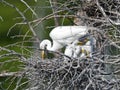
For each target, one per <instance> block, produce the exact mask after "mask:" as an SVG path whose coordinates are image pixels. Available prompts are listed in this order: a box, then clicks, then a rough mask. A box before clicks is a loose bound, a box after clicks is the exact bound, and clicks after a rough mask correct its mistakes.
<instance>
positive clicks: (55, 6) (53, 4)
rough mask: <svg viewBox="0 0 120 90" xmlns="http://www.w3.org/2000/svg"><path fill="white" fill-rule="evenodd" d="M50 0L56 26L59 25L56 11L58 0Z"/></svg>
mask: <svg viewBox="0 0 120 90" xmlns="http://www.w3.org/2000/svg"><path fill="white" fill-rule="evenodd" d="M49 1H50V5H51V7H52V11H53V13H54V21H55V26H59V19H58V17H56V15H57V13H55V12H56V11H57V9H56V8H57V0H49Z"/></svg>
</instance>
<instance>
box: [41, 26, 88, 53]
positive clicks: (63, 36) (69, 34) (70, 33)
mask: <svg viewBox="0 0 120 90" xmlns="http://www.w3.org/2000/svg"><path fill="white" fill-rule="evenodd" d="M86 33H88V29H87V27H86V26H59V27H56V28H54V29H53V30H52V31H51V32H50V34H49V35H50V38H51V39H52V41H53V44H52V43H51V41H49V40H47V39H45V40H43V41H42V42H41V43H40V48H41V49H44V48H45V46H46V47H47V49H48V50H52V51H56V50H58V49H60V48H62V47H64V46H65V45H69V44H71V43H72V42H73V41H74V40H76V39H78V38H79V37H80V36H83V35H85V34H86Z"/></svg>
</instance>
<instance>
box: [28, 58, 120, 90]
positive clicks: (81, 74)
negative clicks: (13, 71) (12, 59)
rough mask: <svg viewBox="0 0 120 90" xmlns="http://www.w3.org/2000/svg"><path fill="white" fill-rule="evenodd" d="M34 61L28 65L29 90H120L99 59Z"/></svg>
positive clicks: (117, 83) (38, 59) (117, 82)
mask: <svg viewBox="0 0 120 90" xmlns="http://www.w3.org/2000/svg"><path fill="white" fill-rule="evenodd" d="M35 59H37V61H36V62H35V61H34V62H33V63H32V61H31V60H33V59H31V60H30V64H29V65H27V68H28V70H27V72H26V74H27V77H29V80H30V86H29V90H74V89H77V90H118V87H119V84H120V83H119V80H117V81H116V80H115V78H113V77H112V73H108V71H106V70H105V68H106V66H105V64H104V63H103V62H102V61H101V60H100V59H97V58H79V59H73V58H71V59H68V58H67V59H65V58H64V57H61V58H54V59H46V60H41V59H40V58H34V60H35ZM33 88H34V89H33Z"/></svg>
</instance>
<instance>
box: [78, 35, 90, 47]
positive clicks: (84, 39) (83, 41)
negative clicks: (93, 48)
mask: <svg viewBox="0 0 120 90" xmlns="http://www.w3.org/2000/svg"><path fill="white" fill-rule="evenodd" d="M89 36H90V35H89V34H86V35H84V36H82V37H80V38H79V39H78V41H79V42H78V43H77V44H78V45H84V44H86V43H87V42H88V41H89Z"/></svg>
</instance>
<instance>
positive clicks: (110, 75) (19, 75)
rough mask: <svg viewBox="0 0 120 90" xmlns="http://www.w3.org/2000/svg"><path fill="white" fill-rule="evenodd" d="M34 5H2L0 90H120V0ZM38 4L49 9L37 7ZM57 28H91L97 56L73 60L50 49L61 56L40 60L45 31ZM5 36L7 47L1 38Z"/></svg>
mask: <svg viewBox="0 0 120 90" xmlns="http://www.w3.org/2000/svg"><path fill="white" fill-rule="evenodd" d="M31 3H32V4H31ZM31 3H30V2H28V1H27V0H26V1H25V0H19V1H12V0H9V1H7V0H1V1H0V9H1V10H2V11H1V13H2V14H0V20H1V26H0V28H1V29H2V28H5V29H4V31H7V33H5V32H3V30H2V31H1V32H0V37H1V38H0V39H1V40H0V41H1V43H2V44H0V45H1V46H0V71H1V72H0V79H1V83H0V89H2V90H11V89H13V90H22V89H23V90H25V89H26V90H55V89H60V90H61V89H63V88H64V89H68V90H70V89H76V88H77V89H84V90H93V89H94V90H98V89H100V90H113V89H115V90H119V88H120V83H119V81H120V79H119V71H120V67H119V59H120V13H119V12H120V7H119V5H120V0H66V1H63V0H59V1H58V0H46V1H44V3H43V2H40V1H37V0H35V1H31ZM33 3H34V4H35V6H34V4H33ZM40 3H42V4H44V5H45V6H43V5H41V6H42V7H41V6H39V5H40ZM19 5H20V6H19ZM21 5H22V6H23V8H21ZM39 8H40V11H41V12H42V13H41V12H40V11H39ZM3 9H5V10H6V9H9V12H4V10H3ZM45 9H46V10H45ZM42 10H43V11H42ZM44 10H45V11H46V12H47V11H48V13H45V11H44ZM3 13H6V14H3ZM13 14H14V16H12V15H13ZM42 14H43V15H42ZM7 15H8V16H11V17H9V18H8V17H7ZM13 19H15V20H13ZM53 21H54V22H55V25H53ZM10 22H11V23H10ZM45 22H46V23H45ZM8 23H10V24H8ZM48 24H49V25H48ZM47 25H48V26H47ZM52 25H53V26H52ZM59 25H85V26H87V27H88V29H89V31H90V32H89V33H90V34H91V35H92V36H93V37H94V38H95V39H96V40H97V43H96V48H95V52H93V54H92V55H93V57H92V58H70V57H67V56H65V55H64V54H62V53H60V52H50V51H48V52H50V53H52V54H57V55H56V56H57V57H54V58H53V59H46V60H42V59H41V58H40V56H39V54H40V52H41V50H40V49H39V48H37V47H38V44H39V42H40V40H41V38H43V36H44V35H43V33H44V34H48V33H46V31H45V30H51V29H52V28H54V27H56V26H59ZM44 29H45V30H44ZM42 30H43V32H39V31H42ZM47 32H50V31H47ZM39 33H40V36H38V35H39ZM2 35H3V36H2ZM4 35H6V36H7V37H6V40H8V44H6V42H4V41H5V40H3V39H2V37H4ZM18 40H19V41H18ZM65 58H67V61H68V62H67V63H66V62H65ZM4 78H5V80H3V79H4ZM9 81H12V82H11V83H10V82H9ZM13 86H14V87H13ZM21 87H24V88H21Z"/></svg>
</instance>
